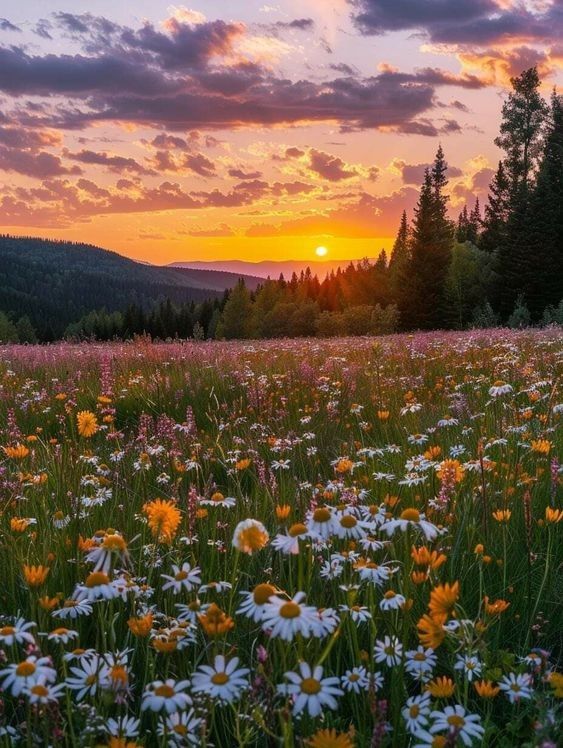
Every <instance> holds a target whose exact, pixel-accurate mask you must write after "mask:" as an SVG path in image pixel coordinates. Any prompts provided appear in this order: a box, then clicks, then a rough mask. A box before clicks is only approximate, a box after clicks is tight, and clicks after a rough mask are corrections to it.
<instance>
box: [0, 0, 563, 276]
mask: <svg viewBox="0 0 563 748" xmlns="http://www.w3.org/2000/svg"><path fill="white" fill-rule="evenodd" d="M562 38H563V2H562V1H561V0H552V1H551V2H550V0H268V1H267V2H266V3H265V2H264V1H263V0H234V1H233V0H230V1H229V2H227V0H199V1H198V0H193V1H192V2H191V3H190V5H189V6H185V5H171V4H169V3H168V2H161V1H160V0H135V2H130V1H129V0H127V1H125V0H89V2H82V1H81V0H73V1H72V2H70V1H69V0H66V2H57V0H18V2H11V3H8V2H3V3H1V4H0V227H1V229H0V230H1V231H3V232H9V233H14V234H32V235H40V236H48V237H54V238H64V239H72V240H81V241H87V242H90V243H94V244H98V245H100V246H103V247H107V248H111V249H115V250H117V251H119V252H121V253H123V254H126V255H128V256H130V257H134V258H136V259H141V260H145V261H150V262H155V263H158V264H164V263H168V262H172V261H175V260H219V259H220V260H224V259H235V258H237V259H243V260H254V261H255V260H261V259H269V260H272V259H280V260H282V259H300V260H303V259H309V258H311V259H313V258H314V257H315V248H316V247H318V246H320V245H322V246H325V247H327V249H328V253H327V259H335V258H338V259H340V258H356V257H362V256H369V257H375V256H376V255H377V254H378V252H379V250H380V249H381V247H386V248H388V247H389V246H390V244H391V243H392V239H393V236H394V234H395V233H396V229H397V226H398V221H399V217H400V213H401V211H402V210H403V208H406V209H407V211H408V212H409V216H410V215H412V208H413V206H414V204H415V202H416V197H417V191H418V187H419V184H420V180H421V177H422V173H423V170H424V165H425V164H427V163H428V162H429V161H431V160H432V158H433V156H434V153H435V151H436V148H437V146H438V143H439V142H441V143H442V146H443V148H444V150H445V153H446V157H447V160H448V162H449V164H450V167H451V169H450V179H451V182H450V187H451V193H452V210H453V211H454V213H457V211H458V210H459V209H460V208H461V207H462V206H463V204H464V202H465V201H468V202H469V204H470V205H472V204H473V201H474V197H475V196H476V195H478V196H479V198H480V199H481V200H482V201H484V200H485V198H486V193H487V185H488V182H489V180H490V177H491V174H492V170H493V169H494V168H495V166H496V163H497V161H498V159H499V156H500V152H499V151H498V150H497V148H496V147H495V146H494V144H493V139H494V137H495V135H496V134H497V130H498V125H499V118H500V109H501V106H502V101H503V97H505V96H506V93H507V86H509V78H510V76H511V75H515V74H518V73H520V72H521V71H522V70H523V69H525V68H527V67H530V66H531V65H533V64H537V65H538V67H539V70H540V73H541V75H542V77H543V81H544V82H543V87H544V93H545V94H546V95H549V91H550V89H551V88H552V87H553V86H554V85H557V86H558V87H561V85H562V84H563V41H562Z"/></svg>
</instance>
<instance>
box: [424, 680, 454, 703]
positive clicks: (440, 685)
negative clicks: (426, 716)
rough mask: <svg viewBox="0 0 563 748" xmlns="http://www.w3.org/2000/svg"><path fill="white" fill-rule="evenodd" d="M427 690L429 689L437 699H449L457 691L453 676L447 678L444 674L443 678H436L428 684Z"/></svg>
mask: <svg viewBox="0 0 563 748" xmlns="http://www.w3.org/2000/svg"><path fill="white" fill-rule="evenodd" d="M426 690H427V691H429V692H430V693H431V694H432V696H434V698H435V699H449V697H450V696H452V695H453V693H454V691H455V685H454V682H453V680H452V679H451V678H446V676H445V675H443V676H442V677H441V678H435V679H434V680H431V681H430V683H428V684H427V685H426Z"/></svg>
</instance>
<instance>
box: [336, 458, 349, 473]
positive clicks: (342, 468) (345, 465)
mask: <svg viewBox="0 0 563 748" xmlns="http://www.w3.org/2000/svg"><path fill="white" fill-rule="evenodd" d="M353 467H354V463H353V462H352V460H349V459H347V458H345V457H342V458H341V459H340V460H338V462H337V463H336V465H335V467H334V469H335V471H336V472H337V473H341V474H342V473H349V472H350V471H351V470H352V468H353Z"/></svg>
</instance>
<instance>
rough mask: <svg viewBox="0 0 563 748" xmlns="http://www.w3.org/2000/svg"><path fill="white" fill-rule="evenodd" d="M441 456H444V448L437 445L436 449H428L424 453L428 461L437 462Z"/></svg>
mask: <svg viewBox="0 0 563 748" xmlns="http://www.w3.org/2000/svg"><path fill="white" fill-rule="evenodd" d="M441 454H442V448H441V447H438V446H437V445H436V446H434V447H428V449H427V450H426V452H424V454H423V457H425V458H426V459H427V460H435V459H436V458H437V457H439V456H440V455H441Z"/></svg>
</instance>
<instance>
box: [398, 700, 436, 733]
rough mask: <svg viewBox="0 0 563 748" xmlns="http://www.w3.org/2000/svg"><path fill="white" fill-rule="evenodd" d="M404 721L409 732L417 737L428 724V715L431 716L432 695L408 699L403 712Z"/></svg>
mask: <svg viewBox="0 0 563 748" xmlns="http://www.w3.org/2000/svg"><path fill="white" fill-rule="evenodd" d="M401 714H402V715H403V719H404V720H405V722H406V723H407V730H408V731H409V732H410V733H411V734H413V735H416V734H417V733H418V731H419V730H420V728H424V727H425V726H426V725H427V724H428V715H429V714H430V694H429V693H424V694H422V695H421V696H411V697H410V698H409V699H407V702H406V704H405V706H404V707H403V708H402V710H401Z"/></svg>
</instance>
